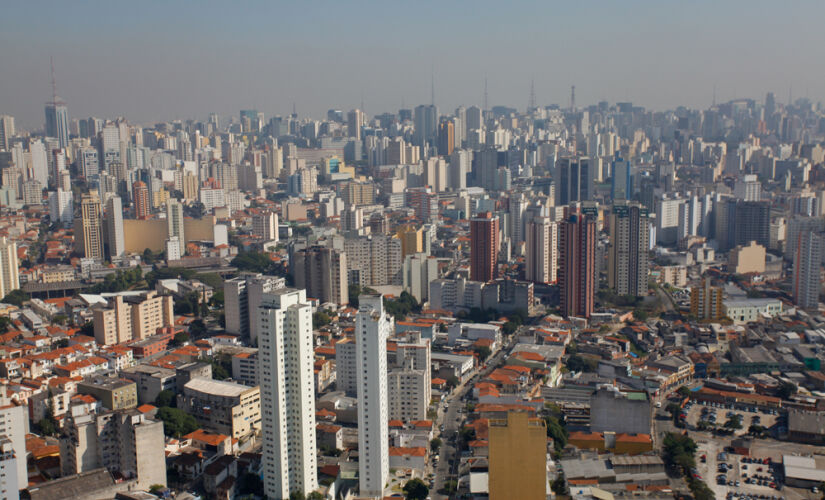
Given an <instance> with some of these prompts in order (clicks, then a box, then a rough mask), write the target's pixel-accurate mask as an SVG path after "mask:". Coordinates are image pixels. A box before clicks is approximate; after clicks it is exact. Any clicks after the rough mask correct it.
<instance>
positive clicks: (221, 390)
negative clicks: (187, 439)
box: [178, 378, 261, 439]
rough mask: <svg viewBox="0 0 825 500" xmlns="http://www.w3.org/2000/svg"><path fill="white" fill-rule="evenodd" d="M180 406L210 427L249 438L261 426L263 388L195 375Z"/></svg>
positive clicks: (180, 397)
mask: <svg viewBox="0 0 825 500" xmlns="http://www.w3.org/2000/svg"><path fill="white" fill-rule="evenodd" d="M178 408H180V409H182V410H183V411H185V412H186V413H188V414H190V415H192V416H194V417H195V418H196V419H198V422H200V423H201V424H202V425H203V426H204V427H206V428H207V429H210V430H213V431H215V432H219V433H221V434H227V435H229V436H232V437H233V438H238V439H240V438H245V437H247V436H249V435H250V434H252V433H254V432H257V431H258V430H259V429H260V428H261V390H260V388H259V387H257V386H256V387H248V386H245V385H241V384H236V383H234V382H226V381H219V380H209V379H205V378H194V379H192V380H190V381H189V382H187V383H186V385H185V386H184V387H183V393H182V394H178Z"/></svg>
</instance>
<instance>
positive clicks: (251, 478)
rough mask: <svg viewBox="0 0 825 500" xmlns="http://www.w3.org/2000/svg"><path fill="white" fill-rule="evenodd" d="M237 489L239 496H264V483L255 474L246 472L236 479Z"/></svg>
mask: <svg viewBox="0 0 825 500" xmlns="http://www.w3.org/2000/svg"><path fill="white" fill-rule="evenodd" d="M238 483H239V485H238V489H239V490H240V494H241V495H255V496H258V497H263V496H264V482H263V481H261V478H260V477H259V476H258V475H257V474H252V473H251V472H247V473H246V474H244V475H243V476H241V477H240V478H238Z"/></svg>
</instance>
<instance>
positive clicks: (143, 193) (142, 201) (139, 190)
mask: <svg viewBox="0 0 825 500" xmlns="http://www.w3.org/2000/svg"><path fill="white" fill-rule="evenodd" d="M132 198H133V200H134V203H135V218H136V219H148V218H149V214H150V213H151V212H152V207H151V205H150V204H149V187H148V186H146V183H145V182H142V181H137V182H136V183H135V184H134V186H132Z"/></svg>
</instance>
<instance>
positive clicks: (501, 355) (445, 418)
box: [430, 326, 528, 500]
mask: <svg viewBox="0 0 825 500" xmlns="http://www.w3.org/2000/svg"><path fill="white" fill-rule="evenodd" d="M526 328H528V327H527V326H520V327H519V329H518V330H517V331H516V332H515V333H514V334H513V335H512V336H510V339H509V340H508V342H507V344H505V345H504V346H503V347H502V348H501V349H499V350H498V352H496V354H494V355H493V356H491V357H490V359H488V360H487V368H485V369H483V370H481V371H479V372H478V373H476V374H475V375H474V376H472V377H470V378H469V379H468V380H466V381H465V382H464V383H462V384H461V385H459V386H458V387H456V389H455V390H454V391H453V393H452V394H451V395H450V396H448V397H447V411H446V412H444V413H443V414H442V416H441V418H440V419H439V421H438V424H439V425H444V431H443V432H441V435H440V437H441V440H442V441H443V443H442V445H441V450H440V456H439V460H438V466H437V467H436V472H435V480H434V483H433V488H432V490H431V491H430V497H431V498H432V499H433V500H437V499H446V498H449V497H448V496H446V495H442V494H440V493H438V491H439V490H441V488H443V486H444V483H445V482H446V481H449V480H450V479H452V480H455V481H458V475H457V473H458V470H457V469H458V462H459V461H458V460H457V454H458V450H457V449H456V442H457V439H458V431H460V430H461V428H462V426H463V425H464V420H465V419H466V417H465V415H463V414H461V413H459V411H458V410H459V408H461V407H462V406H465V405H466V403H465V401H464V396H465V395H466V394H467V392H469V391H470V390H472V387H473V385H475V383H476V382H477V381H478V380H479V379H482V378H484V377H486V376H487V375H488V374H489V373H490V372H492V371H493V370H495V369H496V368H498V367H499V366H500V365H501V363H502V362H503V361H504V359H505V357H506V353H509V352H510V349H512V348H513V346H514V345H515V343H516V339H517V338H518V336H519V334H520V333H521V332H522V331H523V330H524V329H526Z"/></svg>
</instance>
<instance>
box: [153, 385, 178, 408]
mask: <svg viewBox="0 0 825 500" xmlns="http://www.w3.org/2000/svg"><path fill="white" fill-rule="evenodd" d="M155 406H157V407H158V408H165V407H170V408H174V407H175V406H176V398H175V393H174V392H172V391H170V390H169V389H164V390H162V391H160V392H159V393H158V395H157V397H155Z"/></svg>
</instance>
